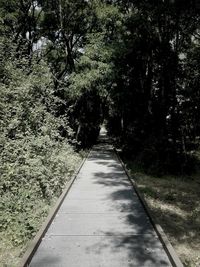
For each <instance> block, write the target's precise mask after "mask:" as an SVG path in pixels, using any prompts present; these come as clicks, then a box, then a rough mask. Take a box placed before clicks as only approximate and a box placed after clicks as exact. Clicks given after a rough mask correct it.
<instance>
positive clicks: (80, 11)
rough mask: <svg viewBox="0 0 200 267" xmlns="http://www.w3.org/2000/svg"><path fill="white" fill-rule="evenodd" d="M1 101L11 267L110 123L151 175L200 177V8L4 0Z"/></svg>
mask: <svg viewBox="0 0 200 267" xmlns="http://www.w3.org/2000/svg"><path fill="white" fill-rule="evenodd" d="M0 96H1V97H0V160H1V164H0V176H1V178H0V196H1V203H0V210H1V214H2V215H1V216H0V230H1V233H0V239H1V240H2V244H1V245H0V251H1V253H0V254H1V256H0V262H3V264H4V265H2V266H9V267H10V266H15V265H14V264H15V263H16V258H18V257H20V255H21V254H20V253H22V251H23V250H24V247H25V246H26V244H27V242H28V241H29V240H30V239H31V238H32V237H33V236H34V235H35V233H36V232H37V230H38V228H39V226H40V225H41V221H42V218H44V217H45V216H46V215H47V214H48V210H49V206H51V205H52V203H54V201H55V200H56V198H57V197H58V196H59V195H60V194H61V192H62V189H63V188H64V186H65V184H66V182H67V181H68V180H69V178H70V176H71V174H72V173H73V171H74V170H75V169H76V168H77V165H78V164H79V163H80V161H81V159H82V158H83V157H84V155H85V153H87V151H88V149H90V147H91V146H92V145H93V144H95V142H96V140H97V137H98V134H99V130H100V127H101V125H102V124H103V123H104V124H105V126H106V128H107V130H108V134H109V136H110V138H112V140H113V143H114V144H115V145H116V147H117V148H119V149H120V151H121V154H122V158H123V159H124V160H125V161H126V160H128V161H131V162H135V163H137V164H139V166H140V168H142V169H143V170H144V171H145V172H146V173H148V174H150V175H161V176H162V175H166V174H167V175H177V176H182V175H188V176H190V175H191V174H192V173H194V172H195V171H198V167H199V163H198V161H199V160H198V157H199V150H198V149H199V142H200V105H199V103H200V4H199V2H198V1H194V0H143V1H141V0H126V1H125V0H75V1H74V0H0ZM198 187H199V185H198ZM16 248H17V249H16ZM11 249H12V254H11V251H10V250H11ZM8 257H9V258H10V263H8V265H6V260H7V258H8ZM186 263H187V262H186ZM185 266H192V265H185ZM193 266H197V265H193Z"/></svg>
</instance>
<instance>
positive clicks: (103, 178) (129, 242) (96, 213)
mask: <svg viewBox="0 0 200 267" xmlns="http://www.w3.org/2000/svg"><path fill="white" fill-rule="evenodd" d="M30 266H31V267H134V266H137V267H147V266H148V267H150V266H151V267H165V266H171V264H170V261H169V259H168V257H167V255H166V252H165V250H164V249H163V247H162V244H161V242H160V240H159V239H158V237H157V235H156V233H155V230H154V228H153V226H152V224H151V222H150V220H149V218H148V216H147V214H146V212H145V210H144V208H143V206H142V204H141V203H140V200H139V199H138V197H137V195H136V193H135V191H134V189H133V187H132V185H131V184H130V182H129V180H128V178H127V175H126V174H125V172H124V169H123V167H122V166H121V164H120V162H119V161H118V159H117V156H116V154H115V152H114V151H113V149H112V147H111V146H110V145H109V144H108V143H100V144H99V145H96V146H94V147H93V149H92V151H91V152H90V155H89V157H88V159H87V160H86V161H85V163H84V165H83V167H82V168H81V170H80V172H79V174H78V176H77V178H76V180H75V182H74V183H73V185H72V187H71V189H70V191H69V193H68V194H67V196H66V198H65V199H64V202H63V203H62V205H61V207H60V209H59V210H58V213H57V215H56V217H55V218H54V220H53V222H52V224H51V225H50V227H49V229H48V231H47V233H46V235H45V236H44V238H43V240H42V242H41V244H40V246H39V247H38V250H37V251H36V253H35V255H34V257H33V259H32V261H31V263H30Z"/></svg>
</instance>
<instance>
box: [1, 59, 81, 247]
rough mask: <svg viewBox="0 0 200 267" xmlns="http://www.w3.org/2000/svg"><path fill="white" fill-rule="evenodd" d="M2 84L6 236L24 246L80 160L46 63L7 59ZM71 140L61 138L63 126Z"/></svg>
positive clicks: (2, 210)
mask: <svg viewBox="0 0 200 267" xmlns="http://www.w3.org/2000/svg"><path fill="white" fill-rule="evenodd" d="M4 74H5V77H7V78H6V79H4V82H2V83H1V84H0V94H1V99H0V125H1V126H0V158H1V166H0V176H1V180H0V196H1V204H0V209H1V217H0V230H1V231H2V233H3V234H2V236H4V237H5V238H6V239H10V240H11V242H12V244H13V245H23V244H25V242H26V241H27V240H29V239H30V238H32V236H33V235H34V234H35V232H36V231H37V229H38V227H39V225H40V224H41V220H42V218H44V216H45V215H46V214H47V211H48V207H49V205H50V204H51V203H52V202H53V200H54V199H55V198H56V197H57V196H59V195H60V194H61V192H62V189H63V187H64V185H65V183H66V181H67V179H68V178H69V177H70V176H71V174H72V172H73V170H74V169H75V167H76V165H77V163H78V162H79V160H80V156H79V155H78V154H77V153H75V152H74V149H73V147H72V146H71V145H70V144H69V143H72V142H73V140H72V135H73V133H72V130H71V129H70V127H69V125H68V119H67V118H66V117H65V116H63V117H56V115H55V114H56V106H57V104H58V101H59V100H58V99H57V98H56V97H55V96H54V91H53V83H52V78H51V75H50V72H49V69H48V67H47V66H46V65H45V64H44V63H43V62H42V63H40V64H34V63H33V65H32V66H31V67H29V65H28V61H27V60H26V59H25V60H21V61H19V60H18V61H14V62H11V61H8V62H7V63H6V64H5V65H4ZM61 126H62V128H64V129H65V131H66V132H67V136H68V138H65V139H64V138H63V137H61V135H60V133H59V128H60V127H61Z"/></svg>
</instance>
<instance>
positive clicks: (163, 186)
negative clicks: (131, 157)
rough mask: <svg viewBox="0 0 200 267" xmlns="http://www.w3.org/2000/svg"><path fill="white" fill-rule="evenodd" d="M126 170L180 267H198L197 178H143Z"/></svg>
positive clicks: (199, 196)
mask: <svg viewBox="0 0 200 267" xmlns="http://www.w3.org/2000/svg"><path fill="white" fill-rule="evenodd" d="M127 167H128V169H129V171H130V174H131V176H132V177H133V179H134V180H135V181H136V183H137V185H138V187H139V189H140V191H141V192H142V193H143V195H144V197H145V199H146V201H147V204H148V206H149V208H150V210H151V211H152V213H153V215H154V216H155V218H156V220H157V222H158V223H159V224H160V225H161V226H162V228H163V229H164V231H165V233H166V235H167V236H168V238H169V240H170V241H171V243H172V245H173V246H174V248H175V250H176V252H177V253H178V255H179V257H180V259H181V261H182V262H183V264H184V266H187V267H199V266H200V201H199V199H200V178H199V177H200V174H199V175H198V174H196V175H193V176H190V177H186V176H185V177H184V176H181V177H176V176H162V177H155V176H151V175H147V174H145V173H144V172H143V171H142V170H139V169H138V168H136V166H134V164H133V163H131V162H129V163H128V164H127Z"/></svg>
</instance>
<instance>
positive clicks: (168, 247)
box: [114, 148, 184, 267]
mask: <svg viewBox="0 0 200 267" xmlns="http://www.w3.org/2000/svg"><path fill="white" fill-rule="evenodd" d="M114 151H115V153H116V155H117V158H118V160H119V162H120V163H121V164H122V167H123V169H124V171H125V173H126V175H127V177H128V179H129V181H130V182H131V184H132V186H133V189H134V190H135V192H136V194H137V196H138V198H139V200H140V202H141V203H142V206H143V207H144V209H145V211H146V213H147V215H148V217H149V219H150V221H151V223H152V225H153V227H154V229H155V231H156V233H157V235H158V238H159V240H160V241H161V243H162V245H163V248H164V250H165V251H166V253H167V256H168V258H169V260H170V262H171V264H172V266H173V267H184V266H183V264H182V262H181V260H180V259H179V257H178V255H177V253H176V251H175V249H174V248H173V246H172V244H171V243H170V241H169V239H168V237H167V236H166V234H165V233H164V230H163V229H162V227H161V226H160V224H158V223H157V220H156V218H155V216H154V215H153V214H152V211H151V210H150V209H149V207H148V204H147V202H146V200H145V199H144V197H143V195H142V194H141V193H140V190H139V188H138V186H137V183H136V182H135V180H134V179H133V178H132V177H131V175H130V173H129V171H128V170H127V168H126V166H125V164H124V162H123V161H122V159H121V157H120V155H119V152H118V151H117V149H116V148H114Z"/></svg>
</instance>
